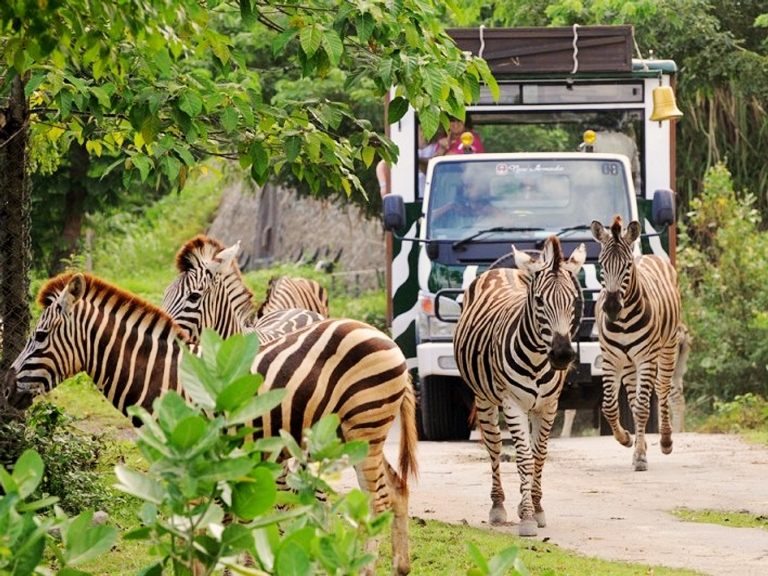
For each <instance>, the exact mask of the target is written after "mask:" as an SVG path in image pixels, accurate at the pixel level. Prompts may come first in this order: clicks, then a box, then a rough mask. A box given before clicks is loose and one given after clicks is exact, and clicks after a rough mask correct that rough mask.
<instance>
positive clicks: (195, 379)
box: [179, 350, 218, 410]
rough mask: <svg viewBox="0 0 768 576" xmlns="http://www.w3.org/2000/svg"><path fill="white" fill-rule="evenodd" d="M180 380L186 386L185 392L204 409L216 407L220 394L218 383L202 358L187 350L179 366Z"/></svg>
mask: <svg viewBox="0 0 768 576" xmlns="http://www.w3.org/2000/svg"><path fill="white" fill-rule="evenodd" d="M179 378H180V379H181V384H182V386H184V392H185V393H186V394H187V395H189V397H190V398H191V399H192V400H194V401H195V402H197V403H198V404H199V405H200V406H201V407H202V408H203V409H205V410H213V409H214V408H215V407H216V400H215V394H216V393H218V382H217V381H216V378H215V377H213V376H212V375H211V373H210V371H209V370H208V368H207V367H206V365H205V361H204V360H203V359H202V358H198V357H197V356H195V355H194V354H192V353H191V352H188V351H186V350H185V351H184V355H183V356H182V358H181V365H180V366H179Z"/></svg>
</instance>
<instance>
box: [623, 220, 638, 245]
mask: <svg viewBox="0 0 768 576" xmlns="http://www.w3.org/2000/svg"><path fill="white" fill-rule="evenodd" d="M640 232H642V230H641V228H640V222H638V221H637V220H632V222H630V223H629V226H627V235H626V236H625V239H626V240H627V243H628V244H632V243H633V242H634V241H635V240H637V239H638V238H640Z"/></svg>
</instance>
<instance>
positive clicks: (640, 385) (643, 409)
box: [632, 362, 658, 472]
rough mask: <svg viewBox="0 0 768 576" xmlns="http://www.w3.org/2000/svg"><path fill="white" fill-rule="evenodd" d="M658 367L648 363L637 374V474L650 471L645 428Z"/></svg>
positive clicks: (635, 409)
mask: <svg viewBox="0 0 768 576" xmlns="http://www.w3.org/2000/svg"><path fill="white" fill-rule="evenodd" d="M657 370H658V365H657V363H656V362H646V363H644V364H643V365H641V366H640V369H639V370H638V372H637V394H636V396H635V398H634V400H633V401H632V416H633V418H634V420H635V453H634V456H633V458H632V465H633V466H634V468H635V472H644V471H646V470H648V457H647V455H646V451H647V448H648V445H647V443H646V441H645V427H646V425H647V424H648V417H649V415H650V411H651V410H650V407H651V393H652V392H653V387H654V382H655V379H656V373H657Z"/></svg>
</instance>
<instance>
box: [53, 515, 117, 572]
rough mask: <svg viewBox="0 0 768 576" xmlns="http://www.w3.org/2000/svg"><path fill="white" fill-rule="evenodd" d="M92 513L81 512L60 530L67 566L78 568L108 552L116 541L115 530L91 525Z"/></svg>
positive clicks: (104, 526) (106, 526) (109, 527)
mask: <svg viewBox="0 0 768 576" xmlns="http://www.w3.org/2000/svg"><path fill="white" fill-rule="evenodd" d="M92 518H93V513H92V512H83V513H82V514H79V515H78V516H76V517H75V518H73V519H72V520H71V521H70V522H68V523H67V526H66V528H65V529H62V540H63V541H64V544H65V551H64V558H65V559H66V561H67V565H68V566H79V565H81V564H85V563H86V562H90V561H91V560H93V559H95V558H97V557H98V556H101V555H102V554H104V553H105V552H108V551H109V549H110V548H112V545H113V544H114V543H115V540H117V529H116V528H114V527H113V526H108V525H106V524H99V525H96V526H92V525H91V520H92Z"/></svg>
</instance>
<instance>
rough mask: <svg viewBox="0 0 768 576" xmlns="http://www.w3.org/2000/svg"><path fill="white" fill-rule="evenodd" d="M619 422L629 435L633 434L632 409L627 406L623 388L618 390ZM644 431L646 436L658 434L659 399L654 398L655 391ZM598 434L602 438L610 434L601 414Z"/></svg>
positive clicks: (625, 392) (627, 402)
mask: <svg viewBox="0 0 768 576" xmlns="http://www.w3.org/2000/svg"><path fill="white" fill-rule="evenodd" d="M619 421H620V422H621V425H622V426H624V428H625V429H626V430H627V431H628V432H629V433H630V434H634V433H635V419H634V417H633V416H632V408H630V406H629V400H627V391H626V389H625V388H624V386H621V387H620V388H619ZM645 431H646V432H647V433H648V434H658V432H659V399H658V398H657V397H656V392H655V391H654V392H653V394H651V413H650V415H649V416H648V422H647V423H646V425H645ZM600 434H601V435H602V436H608V435H610V434H611V427H610V426H609V425H608V421H607V420H606V419H605V416H603V415H602V412H601V413H600Z"/></svg>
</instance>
